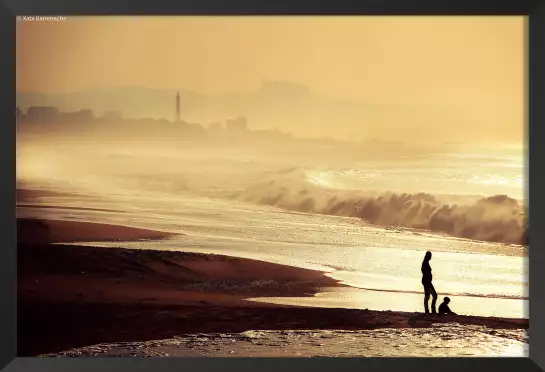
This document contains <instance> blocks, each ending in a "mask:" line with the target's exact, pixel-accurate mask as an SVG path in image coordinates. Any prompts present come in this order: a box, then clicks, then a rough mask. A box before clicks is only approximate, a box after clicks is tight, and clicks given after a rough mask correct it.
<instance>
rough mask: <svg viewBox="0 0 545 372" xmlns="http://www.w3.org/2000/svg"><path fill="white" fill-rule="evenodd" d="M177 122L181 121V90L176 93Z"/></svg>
mask: <svg viewBox="0 0 545 372" xmlns="http://www.w3.org/2000/svg"><path fill="white" fill-rule="evenodd" d="M175 120H176V122H179V121H180V92H177V93H176V118H175Z"/></svg>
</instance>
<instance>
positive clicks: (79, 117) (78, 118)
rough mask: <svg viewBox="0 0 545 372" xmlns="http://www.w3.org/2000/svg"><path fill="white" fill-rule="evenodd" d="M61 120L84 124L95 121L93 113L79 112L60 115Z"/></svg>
mask: <svg viewBox="0 0 545 372" xmlns="http://www.w3.org/2000/svg"><path fill="white" fill-rule="evenodd" d="M60 119H61V120H62V121H64V122H73V123H82V122H89V121H91V120H93V119H94V115H93V111H91V110H79V111H73V112H63V113H61V114H60Z"/></svg>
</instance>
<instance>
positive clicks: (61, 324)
mask: <svg viewBox="0 0 545 372" xmlns="http://www.w3.org/2000/svg"><path fill="white" fill-rule="evenodd" d="M48 195H49V194H43V193H42V192H40V191H23V190H19V191H18V197H19V203H24V204H25V205H28V204H31V203H32V201H33V199H35V198H40V197H42V196H48ZM57 196H58V195H57ZM17 234H18V301H19V302H18V328H19V336H18V355H19V356H35V355H42V354H47V353H59V352H63V351H67V350H71V349H74V348H81V347H84V348H85V347H90V346H91V345H97V344H104V343H108V344H109V345H118V344H119V343H127V342H129V343H130V342H136V343H139V344H142V342H144V344H145V342H149V341H151V340H162V339H170V338H173V337H177V336H180V335H185V336H184V337H185V339H187V340H189V341H187V342H189V344H188V345H189V346H188V347H187V348H185V346H184V347H182V348H181V349H180V348H178V349H177V352H174V353H172V352H168V353H167V354H169V353H170V354H171V355H180V356H181V355H193V356H196V355H199V353H200V352H201V351H199V350H200V349H198V348H197V349H195V348H192V346H191V345H190V344H191V342H190V341H191V339H192V338H191V337H192V336H191V335H199V334H209V335H210V334H211V335H217V334H219V333H221V334H226V333H230V334H242V333H244V332H248V331H255V330H270V331H271V332H284V331H286V332H298V331H304V332H308V330H314V331H318V330H323V331H324V332H329V331H331V330H339V332H345V331H351V332H352V331H353V332H367V331H369V332H371V331H373V330H375V331H378V330H382V331H381V332H386V333H388V332H390V333H391V331H390V330H392V329H398V330H419V329H421V330H426V329H427V330H428V331H429V332H432V329H435V328H436V327H437V326H446V327H448V326H452V327H468V328H467V329H470V328H471V327H481V328H482V329H485V330H488V331H490V332H492V333H493V332H495V331H492V330H498V331H500V333H501V332H503V333H505V332H507V333H506V334H507V335H508V336H501V335H500V336H501V337H509V338H512V337H513V336H512V335H511V336H510V333H509V330H513V331H515V334H519V333H516V332H518V331H524V330H526V329H527V328H528V320H527V319H503V318H486V317H474V316H455V317H454V316H432V315H425V314H421V313H404V312H393V311H369V310H354V309H340V308H309V307H302V306H287V305H277V304H272V303H262V302H254V301H249V300H248V299H249V298H259V297H310V296H313V295H315V294H316V293H318V292H320V290H321V289H324V288H331V287H337V288H338V287H340V286H341V284H339V282H338V281H337V280H335V279H333V278H330V277H328V276H326V275H324V273H323V272H320V271H314V270H308V269H300V268H295V267H290V266H284V265H279V264H272V263H268V262H263V261H256V260H249V259H241V258H232V257H227V256H221V255H208V254H198V253H188V252H172V251H159V250H157V251H154V250H135V249H122V248H99V247H89V246H77V245H70V243H75V242H83V241H90V242H93V241H96V242H98V241H111V240H116V241H133V240H140V239H145V240H154V239H168V238H169V237H171V236H172V235H173V234H172V233H167V232H161V231H153V230H145V229H139V228H133V227H126V226H115V225H106V224H97V223H88V222H76V221H53V220H36V219H19V220H18V223H17ZM55 243H64V244H62V245H58V244H55ZM180 249H183V247H180ZM488 331H487V332H488ZM429 332H424V333H429ZM472 332H473V331H472ZM481 333H482V332H481ZM195 337H197V336H195ZM210 337H212V339H213V338H214V337H216V336H210ZM271 337H272V339H275V337H277V336H275V335H273V336H271ZM298 337H299V336H298ZM305 337H306V336H305ZM335 337H337V336H335ZM335 337H333V339H335ZM339 337H341V338H343V337H345V336H343V335H341V336H339ZM348 337H349V338H351V337H352V335H349V336H348ZM357 337H360V336H357ZM362 337H363V336H362ZM365 337H367V336H365ZM370 337H371V336H370ZM416 337H420V336H418V335H417V336H416ZM471 337H473V336H471ZM471 337H470V338H471ZM514 337H515V339H517V337H518V336H514ZM205 338H206V337H205ZM220 338H221V337H220ZM373 338H374V336H372V337H371V339H373ZM518 338H520V337H518ZM227 339H229V338H227ZM165 342H166V341H165ZM184 342H185V341H184ZM184 342H181V345H182V346H183V345H185V343H184ZM229 342H231V341H229ZM275 342H276V341H274V342H273V344H274V343H275ZM335 342H336V341H335ZM475 342H477V340H475ZM486 342H488V341H486ZM486 342H484V343H486ZM517 342H523V340H518V339H517ZM276 343H277V342H276ZM288 343H289V342H288ZM394 343H395V342H394ZM167 344H168V342H167ZM244 345H246V344H244ZM271 345H272V344H271ZM285 346H286V347H289V345H288V344H286V345H285ZM112 347H113V346H107V347H104V348H102V350H109V349H111V348H112ZM245 347H246V346H242V350H246V349H245ZM392 347H395V345H394V346H392ZM188 348H189V349H192V350H193V352H186V351H184V350H186V349H188ZM267 348H268V349H270V347H266V348H262V349H260V351H259V352H257V354H255V353H254V352H247V353H246V354H244V353H242V354H243V355H250V356H251V355H258V356H259V355H261V356H263V355H268V356H270V355H271V354H270V353H271V351H270V350H269V351H265V349H267ZM225 350H227V349H225ZM225 350H222V351H221V352H218V351H216V352H213V351H211V350H202V353H201V355H223V354H225V352H226V351H225ZM392 350H394V349H392ZM161 352H163V351H160V352H159V354H160V353H161ZM301 352H302V354H301V355H307V354H308V353H310V352H305V351H301ZM401 352H403V351H401ZM252 353H254V354H252ZM102 354H103V353H99V352H97V353H94V354H93V352H90V353H88V352H87V353H86V352H83V354H81V353H80V354H78V352H74V353H72V354H71V353H70V352H67V353H65V355H102ZM114 354H115V353H114ZM311 354H312V353H311ZM394 354H395V353H394ZM394 354H392V355H394ZM412 354H414V353H413V352H412V351H411V352H409V351H407V352H406V353H405V354H404V355H412ZM238 355H241V354H240V353H239V354H238ZM357 355H374V354H373V353H371V352H367V354H366V353H365V352H362V353H360V354H357ZM438 355H443V354H441V353H440V352H439V353H438ZM283 356H286V355H284V354H283Z"/></svg>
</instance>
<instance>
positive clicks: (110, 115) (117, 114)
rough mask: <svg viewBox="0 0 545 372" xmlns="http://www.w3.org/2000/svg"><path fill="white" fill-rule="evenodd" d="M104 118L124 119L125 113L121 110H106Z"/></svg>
mask: <svg viewBox="0 0 545 372" xmlns="http://www.w3.org/2000/svg"><path fill="white" fill-rule="evenodd" d="M102 118H104V119H107V120H121V119H123V114H121V111H115V110H109V111H104V114H103V115H102Z"/></svg>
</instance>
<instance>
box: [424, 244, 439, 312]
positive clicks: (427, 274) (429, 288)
mask: <svg viewBox="0 0 545 372" xmlns="http://www.w3.org/2000/svg"><path fill="white" fill-rule="evenodd" d="M430 260H431V252H426V255H425V256H424V261H423V262H422V285H423V286H424V311H425V312H426V314H429V312H430V310H429V308H428V300H429V299H430V294H431V296H432V300H431V312H432V314H436V313H437V311H436V310H435V303H436V302H437V292H435V288H433V284H432V283H431V280H432V275H431V266H430Z"/></svg>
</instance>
